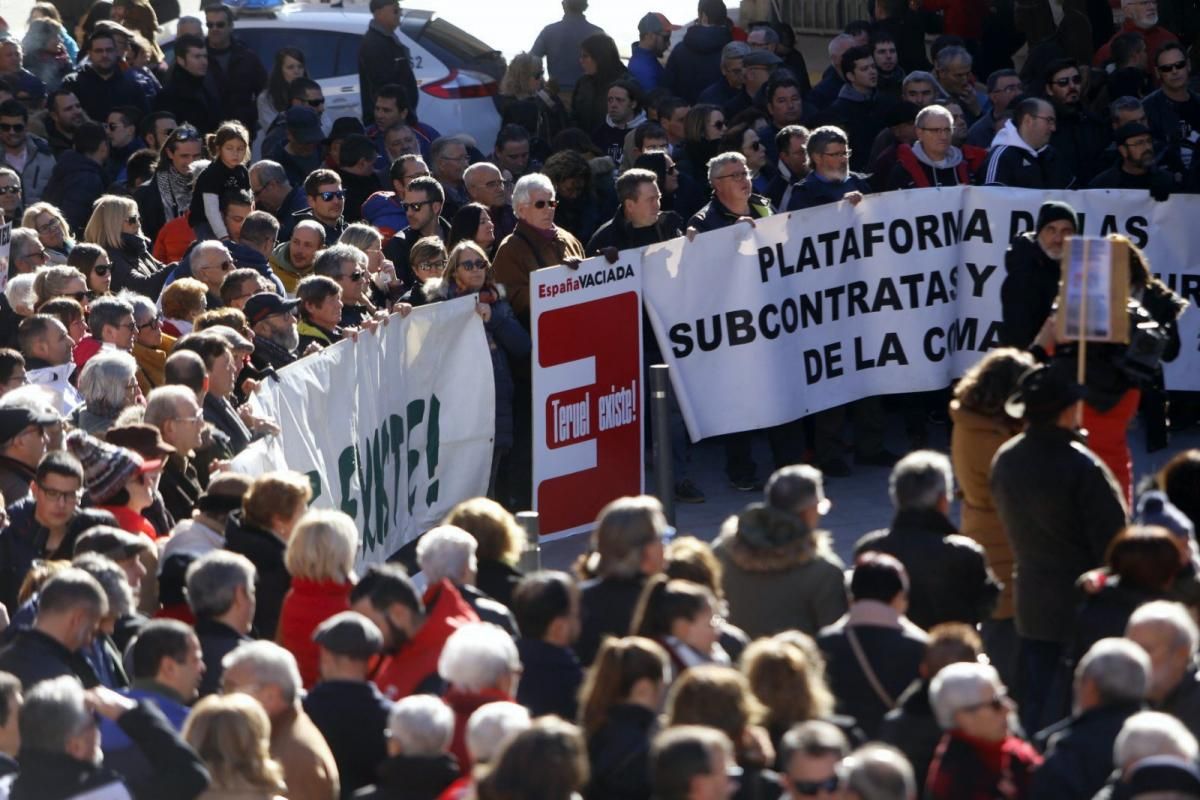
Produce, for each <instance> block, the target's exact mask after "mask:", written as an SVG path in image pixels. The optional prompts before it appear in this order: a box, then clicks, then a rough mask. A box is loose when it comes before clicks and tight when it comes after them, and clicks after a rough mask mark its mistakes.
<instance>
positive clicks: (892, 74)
mask: <svg viewBox="0 0 1200 800" xmlns="http://www.w3.org/2000/svg"><path fill="white" fill-rule="evenodd" d="M871 55H873V56H874V57H875V69H876V70H878V72H879V85H878V86H877V87H876V88H878V89H879V93H880V94H881V95H883V96H885V97H890V98H892V99H893V100H899V99H900V91H901V89H902V88H903V86H904V70H903V69H902V68H901V66H900V57H899V55H898V54H897V52H896V41H895V39H893V38H892V35H891V34H890V33H887V32H886V31H879V32H877V33H876V34H875V35H874V36H872V37H871Z"/></svg>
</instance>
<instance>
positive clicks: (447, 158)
mask: <svg viewBox="0 0 1200 800" xmlns="http://www.w3.org/2000/svg"><path fill="white" fill-rule="evenodd" d="M468 158H470V156H468V155H467V154H466V153H463V154H462V155H461V156H438V160H439V161H466V160H467V159H468Z"/></svg>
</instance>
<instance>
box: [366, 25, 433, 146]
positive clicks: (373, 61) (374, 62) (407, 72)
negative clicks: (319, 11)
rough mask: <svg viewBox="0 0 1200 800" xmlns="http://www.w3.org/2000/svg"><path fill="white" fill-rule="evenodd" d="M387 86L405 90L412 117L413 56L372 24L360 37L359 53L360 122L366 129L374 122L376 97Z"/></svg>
mask: <svg viewBox="0 0 1200 800" xmlns="http://www.w3.org/2000/svg"><path fill="white" fill-rule="evenodd" d="M389 83H398V84H400V85H401V86H403V87H404V93H405V95H407V96H408V109H409V111H410V112H413V113H414V114H415V113H416V110H417V102H418V99H419V95H418V93H417V78H416V76H415V75H413V68H412V55H411V54H410V53H409V52H408V48H407V47H405V46H404V45H402V44H400V42H399V40H397V39H396V37H395V35H393V34H389V33H387V32H386V31H384V30H383V28H381V27H379V26H378V25H376V24H375V23H374V21H372V23H371V24H370V25H369V26H368V27H367V32H366V33H365V34H363V38H362V44H361V45H360V46H359V50H358V88H359V95H360V96H361V97H362V110H363V120H364V121H365V123H366V124H367V125H370V124H371V123H372V122H374V121H375V95H376V94H377V93H378V92H379V90H380V89H381V88H382V87H384V86H387V85H388V84H389Z"/></svg>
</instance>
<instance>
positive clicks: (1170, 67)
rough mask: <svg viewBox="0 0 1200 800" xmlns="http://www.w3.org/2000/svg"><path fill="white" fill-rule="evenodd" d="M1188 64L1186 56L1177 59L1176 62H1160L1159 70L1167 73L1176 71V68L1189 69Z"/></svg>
mask: <svg viewBox="0 0 1200 800" xmlns="http://www.w3.org/2000/svg"><path fill="white" fill-rule="evenodd" d="M1187 65H1188V62H1187V59H1186V58H1185V59H1183V60H1182V61H1176V62H1175V63H1174V64H1159V65H1158V71H1159V72H1161V73H1162V74H1164V75H1166V74H1167V73H1168V72H1174V71H1175V70H1179V69H1187Z"/></svg>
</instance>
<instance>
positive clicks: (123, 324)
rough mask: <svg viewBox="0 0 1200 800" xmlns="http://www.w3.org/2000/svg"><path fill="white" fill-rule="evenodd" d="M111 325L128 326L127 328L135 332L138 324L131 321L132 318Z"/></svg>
mask: <svg viewBox="0 0 1200 800" xmlns="http://www.w3.org/2000/svg"><path fill="white" fill-rule="evenodd" d="M113 327H114V328H128V329H129V330H131V331H133V332H134V333H137V331H138V324H137V323H136V322H133V321H132V320H131V321H129V322H122V323H121V324H120V325H114V326H113Z"/></svg>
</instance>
